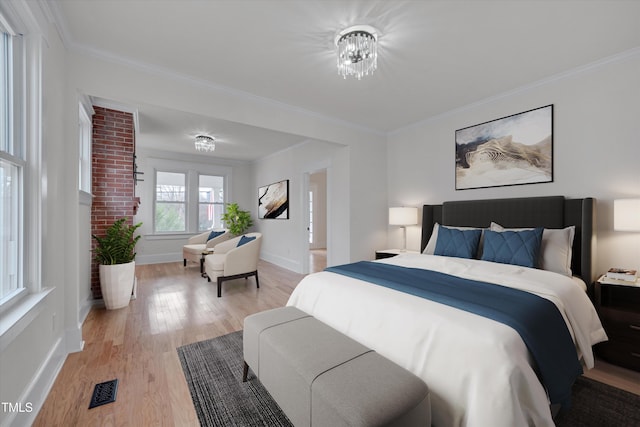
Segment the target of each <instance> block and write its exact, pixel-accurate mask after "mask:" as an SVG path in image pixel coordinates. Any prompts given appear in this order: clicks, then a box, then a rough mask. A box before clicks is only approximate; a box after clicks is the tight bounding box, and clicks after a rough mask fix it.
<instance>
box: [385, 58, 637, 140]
mask: <svg viewBox="0 0 640 427" xmlns="http://www.w3.org/2000/svg"><path fill="white" fill-rule="evenodd" d="M636 56H640V47H635V48H633V49H629V50H626V51H624V52H621V53H619V54H616V55H612V56H608V57H606V58H602V59H600V60H598V61H594V62H591V63H589V64H585V65H582V66H580V67H576V68H573V69H571V70H568V71H564V72H562V73H558V74H554V75H553V76H549V77H547V78H544V79H541V80H538V81H535V82H532V83H529V84H526V85H524V86H520V87H518V88H516V89H513V90H510V91H507V92H502V93H499V94H497V95H493V96H490V97H488V98H485V99H482V100H480V101H477V102H474V103H472V104H467V105H464V106H462V107H460V108H455V109H453V110H449V111H445V112H444V113H440V114H436V115H435V116H431V117H427V118H426V119H423V120H420V121H417V122H414V123H411V124H408V125H406V126H403V127H401V128H398V129H395V130H392V131H390V132H388V133H387V135H388V136H393V135H397V134H398V133H401V132H404V131H406V130H411V129H415V128H417V127H420V126H423V125H426V124H428V123H431V122H435V121H438V120H441V119H444V118H446V117H451V116H456V115H458V114H460V113H462V112H465V111H469V110H473V109H475V108H478V107H480V106H483V105H486V104H490V103H492V102H495V101H498V100H500V99H504V98H509V97H512V96H515V95H518V94H522V93H525V92H529V91H531V90H533V89H536V88H538V87H540V86H544V85H547V84H549V83H554V82H557V81H560V80H564V79H567V78H571V77H575V76H577V75H580V74H583V73H587V72H589V71H592V70H597V69H598V68H600V67H604V66H607V65H609V64H612V63H616V62H622V61H627V60H629V59H633V58H634V57H636Z"/></svg>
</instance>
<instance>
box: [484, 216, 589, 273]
mask: <svg viewBox="0 0 640 427" xmlns="http://www.w3.org/2000/svg"><path fill="white" fill-rule="evenodd" d="M489 229H490V230H492V231H498V232H500V231H520V230H531V229H530V228H504V227H503V226H501V225H500V224H496V223H495V222H492V223H491V226H490V227H489ZM575 233H576V227H575V226H573V225H572V226H570V227H567V228H545V229H544V231H543V232H542V243H541V244H540V258H539V265H540V268H541V269H542V270H547V271H553V272H555V273H560V274H564V275H565V276H569V277H571V275H572V272H571V254H572V246H573V237H574V235H575Z"/></svg>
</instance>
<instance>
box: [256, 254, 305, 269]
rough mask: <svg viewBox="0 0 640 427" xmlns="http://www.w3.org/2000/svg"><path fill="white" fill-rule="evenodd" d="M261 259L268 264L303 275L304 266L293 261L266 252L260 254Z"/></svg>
mask: <svg viewBox="0 0 640 427" xmlns="http://www.w3.org/2000/svg"><path fill="white" fill-rule="evenodd" d="M260 258H261V259H263V260H265V261H267V262H270V263H271V264H275V265H277V266H278V267H282V268H286V269H287V270H291V271H293V272H295V273H302V265H301V264H300V263H299V262H297V261H295V260H293V259H290V258H285V257H281V256H279V255H273V254H268V253H264V252H261V253H260Z"/></svg>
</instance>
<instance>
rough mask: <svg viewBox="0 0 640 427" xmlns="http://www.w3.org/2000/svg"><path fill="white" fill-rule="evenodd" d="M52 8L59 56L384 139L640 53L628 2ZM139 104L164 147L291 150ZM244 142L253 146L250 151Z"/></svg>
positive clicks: (281, 142)
mask: <svg viewBox="0 0 640 427" xmlns="http://www.w3.org/2000/svg"><path fill="white" fill-rule="evenodd" d="M53 7H54V8H55V9H56V14H55V15H56V16H57V18H58V19H57V20H58V21H60V22H58V24H59V26H61V28H62V31H61V32H62V33H63V38H64V41H65V44H66V45H67V47H68V48H69V49H77V50H80V51H90V52H92V53H93V54H98V55H100V54H102V55H103V56H104V57H117V58H121V59H124V60H126V61H129V62H134V63H139V64H143V65H145V66H153V67H159V68H161V69H163V70H166V71H170V72H171V73H174V74H177V75H182V76H189V77H193V78H197V79H199V80H205V81H209V82H211V83H212V84H215V85H218V86H223V87H226V88H229V89H230V90H232V91H238V92H244V93H249V94H251V95H253V96H258V97H262V98H266V99H269V100H273V101H275V102H278V103H284V104H288V105H290V106H293V107H295V108H298V109H304V110H307V111H310V112H313V113H314V114H316V115H321V116H326V117H331V118H337V119H339V120H341V121H346V122H349V123H352V124H354V125H357V126H360V127H364V128H368V129H371V130H373V131H377V132H382V133H386V132H391V131H394V130H397V129H399V128H402V127H404V126H407V125H410V124H412V123H415V122H418V121H422V120H425V119H427V118H429V117H433V116H437V115H439V114H442V113H445V112H447V111H451V110H455V109H458V108H461V107H463V106H465V105H469V104H473V103H476V102H480V101H482V100H484V99H487V98H489V97H493V96H496V95H499V94H502V93H506V92H509V91H514V90H517V89H518V88H521V87H523V86H526V85H529V84H532V83H534V82H537V81H540V80H544V79H547V78H550V77H551V76H555V75H558V74H561V73H563V72H568V71H570V70H573V69H575V68H577V67H581V66H584V65H586V64H590V63H593V62H595V61H599V60H602V59H603V58H607V57H610V56H613V55H617V54H620V53H622V52H626V51H629V50H631V49H635V48H637V47H638V46H640V2H638V1H520V0H513V1H508V2H507V1H429V0H423V1H401V0H396V1H388V0H387V1H366V0H336V1H332V0H299V1H294V0H282V1H276V0H235V1H232V0H229V1H222V0H220V1H215V0H213V1H204V0H200V1H195V0H173V1H167V0H165V1H159V0H157V1H154V0H129V1H116V0H92V1H77V0H73V1H72V0H58V1H57V2H56V3H55V4H54V6H53ZM354 24H366V25H371V26H373V27H375V28H376V29H378V31H379V49H378V52H379V53H378V54H379V59H378V70H377V71H376V72H375V74H374V75H373V76H369V77H365V78H363V79H362V80H360V81H358V80H354V79H346V80H345V79H343V78H342V77H340V76H339V75H338V74H337V70H336V60H335V47H334V37H335V35H336V33H337V32H339V31H340V30H342V29H343V28H345V27H347V26H350V25H354ZM116 101H117V100H116ZM137 107H138V108H139V119H140V132H141V133H144V132H149V133H150V134H152V135H153V141H154V144H157V145H158V146H160V147H162V149H166V150H180V149H181V148H180V147H183V146H185V145H187V142H186V141H188V138H187V137H185V135H189V134H192V133H194V132H198V131H199V130H200V129H197V127H198V126H201V127H202V130H209V129H210V130H211V132H216V133H217V132H220V135H221V136H220V145H219V146H220V148H221V149H222V148H224V147H225V141H226V142H227V148H231V147H232V146H233V143H234V141H238V140H242V141H243V143H242V144H241V145H239V146H238V147H235V148H237V149H234V150H233V151H230V152H225V153H224V156H227V157H228V158H239V159H244V160H251V159H252V158H259V156H263V155H264V153H265V152H268V151H272V152H273V151H278V150H280V149H283V148H284V147H286V146H289V145H293V144H296V143H299V142H301V137H298V136H295V135H286V134H281V133H278V132H272V131H267V130H264V129H260V128H251V127H249V129H244V130H240V129H241V128H243V127H244V126H241V125H238V124H234V123H229V122H226V123H222V121H220V120H216V119H215V118H211V117H202V116H201V117H198V116H194V115H190V114H186V113H180V112H172V111H169V110H167V109H163V108H158V107H153V106H148V105H140V106H137ZM262 132H265V133H264V134H263V133H262ZM144 140H145V141H147V139H146V138H144ZM252 141H260V143H261V144H262V146H261V149H263V151H260V152H259V153H258V152H255V153H247V150H246V149H245V145H244V144H250V143H251V142H252ZM265 141H266V142H265ZM181 144H182V145H181ZM221 151H222V150H221ZM249 151H251V150H249ZM216 153H217V154H216V155H219V152H218V149H216Z"/></svg>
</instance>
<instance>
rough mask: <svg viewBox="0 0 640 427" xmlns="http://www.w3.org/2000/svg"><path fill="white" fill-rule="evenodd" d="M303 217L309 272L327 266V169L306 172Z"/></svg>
mask: <svg viewBox="0 0 640 427" xmlns="http://www.w3.org/2000/svg"><path fill="white" fill-rule="evenodd" d="M308 178H309V179H308V185H307V194H306V196H307V203H306V209H305V218H306V226H307V233H306V234H307V242H306V243H307V247H308V252H309V256H308V261H309V264H308V266H309V268H308V270H306V271H308V272H309V273H315V272H318V271H322V270H324V269H325V268H326V267H327V170H326V169H320V170H317V171H314V172H311V173H309V174H308Z"/></svg>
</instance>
